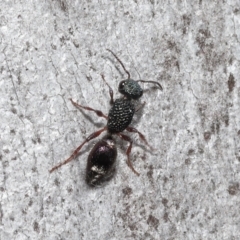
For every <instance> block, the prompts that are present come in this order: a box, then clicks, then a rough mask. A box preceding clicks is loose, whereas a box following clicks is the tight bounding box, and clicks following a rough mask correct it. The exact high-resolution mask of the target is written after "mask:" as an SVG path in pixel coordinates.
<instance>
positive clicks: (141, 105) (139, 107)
mask: <svg viewBox="0 0 240 240" xmlns="http://www.w3.org/2000/svg"><path fill="white" fill-rule="evenodd" d="M145 104H146V102H144V103H142V104H140V105H139V106H138V108H137V109H136V110H135V112H137V111H139V110H140V109H141V108H142V107H143V106H144V105H145Z"/></svg>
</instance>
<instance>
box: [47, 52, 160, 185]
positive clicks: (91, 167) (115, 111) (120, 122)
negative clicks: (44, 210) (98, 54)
mask: <svg viewBox="0 0 240 240" xmlns="http://www.w3.org/2000/svg"><path fill="white" fill-rule="evenodd" d="M107 51H109V52H110V53H111V54H112V55H113V56H114V57H115V58H116V59H117V61H118V62H119V63H120V65H121V66H122V68H123V69H124V71H125V73H126V74H127V75H128V78H127V79H126V80H123V81H121V82H120V83H119V86H118V91H119V92H120V93H121V94H122V95H123V96H122V97H121V98H118V99H116V100H114V98H113V90H112V88H111V87H110V86H109V84H108V83H107V81H106V80H105V77H104V75H103V74H101V76H102V79H103V81H104V82H105V83H106V85H107V86H108V89H109V95H110V104H111V105H112V107H111V108H110V110H109V112H108V115H105V114H104V113H103V112H102V111H100V110H96V109H93V108H91V107H89V106H83V105H80V104H79V103H77V102H74V101H73V100H72V99H70V101H71V102H72V104H73V105H74V106H75V107H77V108H80V109H84V110H87V111H92V112H94V113H95V114H97V116H98V117H101V118H105V119H106V120H107V124H106V126H105V127H103V128H101V129H99V130H98V131H95V132H93V133H92V134H90V135H89V136H88V137H87V138H86V140H84V141H83V142H82V143H81V145H80V146H79V147H77V148H76V149H75V150H74V152H73V153H72V155H71V156H70V157H69V158H67V159H66V160H65V161H63V162H61V163H59V164H58V165H56V166H54V167H53V168H52V169H51V170H50V173H52V172H53V171H55V170H56V169H58V168H60V167H61V166H63V165H65V164H67V163H68V162H70V161H72V160H73V159H74V158H75V157H76V156H77V155H78V153H79V151H80V150H81V149H82V147H83V146H84V145H85V144H86V143H87V142H89V141H91V140H92V139H94V138H96V137H98V136H99V135H100V134H101V133H103V132H105V131H106V132H107V134H106V136H104V137H103V138H102V139H100V140H99V141H98V142H97V143H96V144H95V146H94V147H93V149H92V150H91V151H90V153H89V156H88V160H87V169H86V182H87V184H88V185H90V186H93V187H95V186H99V185H101V184H102V183H104V182H106V181H108V180H110V179H111V178H112V176H113V175H114V172H115V167H116V158H117V147H116V143H115V140H114V139H113V135H117V136H118V137H120V138H121V139H122V140H124V141H127V142H128V143H129V145H128V147H127V150H126V155H127V164H128V166H129V167H130V169H131V170H132V171H133V172H134V173H135V174H136V175H138V176H139V173H138V172H137V171H136V170H135V169H134V167H133V165H132V162H131V160H130V153H131V149H132V144H133V141H132V139H131V138H130V137H129V136H128V135H125V134H123V131H124V130H126V131H128V132H131V133H137V134H138V136H139V137H140V139H141V140H142V141H143V142H144V143H145V144H146V145H147V146H148V147H149V148H150V149H152V150H153V148H152V147H151V146H150V145H149V143H148V142H147V140H146V138H145V136H144V135H143V134H142V133H141V132H139V131H138V130H137V129H136V128H133V127H130V126H129V125H130V124H131V122H132V119H133V116H134V114H135V113H136V112H137V111H139V109H141V107H142V106H143V105H144V104H142V105H141V106H140V107H138V108H136V107H135V101H136V100H138V99H139V98H140V97H141V96H142V95H143V89H142V88H141V86H140V85H139V84H138V82H145V83H153V84H156V85H158V87H159V88H160V89H161V90H162V86H161V85H160V84H159V83H158V82H155V81H145V80H133V79H131V75H130V73H129V71H128V70H127V69H126V68H125V66H124V64H123V63H122V61H121V60H120V59H119V58H118V57H117V55H116V54H115V53H113V52H112V51H111V50H110V49H107Z"/></svg>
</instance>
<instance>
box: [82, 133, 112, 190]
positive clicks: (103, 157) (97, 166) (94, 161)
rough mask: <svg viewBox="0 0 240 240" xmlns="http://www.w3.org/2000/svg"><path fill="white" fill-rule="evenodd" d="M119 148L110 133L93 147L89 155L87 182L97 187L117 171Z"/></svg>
mask: <svg viewBox="0 0 240 240" xmlns="http://www.w3.org/2000/svg"><path fill="white" fill-rule="evenodd" d="M116 157H117V149H116V146H115V142H114V140H113V138H112V137H111V136H110V135H108V136H106V137H104V138H103V139H102V140H100V141H99V142H98V143H96V145H95V146H94V147H93V149H92V151H91V152H90V154H89V156H88V162H87V175H86V182H87V184H88V185H90V186H92V187H95V186H98V185H101V184H102V183H103V182H105V181H108V180H110V179H111V178H112V176H113V174H114V172H115V163H116Z"/></svg>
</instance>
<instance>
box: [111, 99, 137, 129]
mask: <svg viewBox="0 0 240 240" xmlns="http://www.w3.org/2000/svg"><path fill="white" fill-rule="evenodd" d="M134 112H135V107H134V105H133V103H132V102H131V101H130V100H127V99H123V98H122V99H116V100H115V102H114V104H113V106H112V108H111V109H110V111H109V114H108V123H107V127H108V131H109V133H119V132H122V131H124V130H125V129H126V128H127V127H128V125H129V124H130V123H131V121H132V118H133V115H134Z"/></svg>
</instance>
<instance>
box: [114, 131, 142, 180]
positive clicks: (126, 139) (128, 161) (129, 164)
mask: <svg viewBox="0 0 240 240" xmlns="http://www.w3.org/2000/svg"><path fill="white" fill-rule="evenodd" d="M118 136H119V137H120V138H122V139H123V140H125V141H127V142H129V143H130V144H129V146H128V148H127V151H126V154H127V158H128V159H127V165H128V166H129V167H130V168H131V170H132V171H133V172H134V173H135V174H136V175H138V176H139V175H140V174H139V173H138V172H137V171H136V170H135V169H134V167H133V165H132V162H131V160H130V153H131V149H132V139H131V138H130V137H128V136H126V135H124V134H122V133H118Z"/></svg>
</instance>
